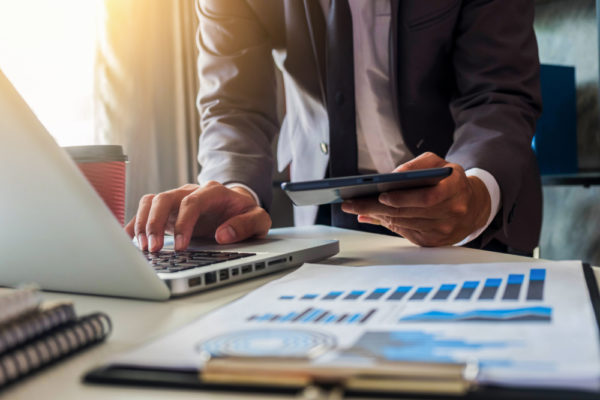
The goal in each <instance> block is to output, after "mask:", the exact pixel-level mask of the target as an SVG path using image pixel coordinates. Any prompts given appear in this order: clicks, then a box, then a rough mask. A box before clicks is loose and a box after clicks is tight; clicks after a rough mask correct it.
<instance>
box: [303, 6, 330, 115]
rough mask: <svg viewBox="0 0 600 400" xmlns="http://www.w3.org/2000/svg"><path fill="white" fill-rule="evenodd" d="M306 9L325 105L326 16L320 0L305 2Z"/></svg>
mask: <svg viewBox="0 0 600 400" xmlns="http://www.w3.org/2000/svg"><path fill="white" fill-rule="evenodd" d="M304 8H305V10H306V22H307V26H308V31H309V33H310V39H311V45H312V48H313V54H314V57H315V59H316V61H317V65H318V71H317V72H318V74H319V85H320V87H321V97H322V98H323V103H324V104H326V102H327V92H326V90H325V74H326V72H325V68H326V55H325V41H326V40H327V39H326V37H325V35H326V31H325V24H326V22H325V16H324V14H323V9H322V7H321V4H320V3H319V0H304Z"/></svg>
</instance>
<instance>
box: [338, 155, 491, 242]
mask: <svg viewBox="0 0 600 400" xmlns="http://www.w3.org/2000/svg"><path fill="white" fill-rule="evenodd" d="M437 167H452V169H453V172H452V174H451V175H450V176H449V177H447V178H446V179H444V180H442V181H440V182H439V183H438V184H437V185H435V186H431V187H425V188H419V189H405V190H397V191H392V192H388V193H382V194H380V195H379V196H378V198H368V199H354V200H348V201H345V202H344V203H343V204H342V210H343V211H345V212H347V213H351V214H356V215H358V221H359V222H363V223H369V224H376V225H382V226H384V227H386V228H387V229H389V230H391V231H393V232H395V233H398V234H400V235H402V236H404V237H405V238H406V239H408V240H410V241H411V242H413V243H416V244H418V245H420V246H446V245H452V244H455V243H458V242H460V241H461V240H463V239H464V238H466V237H467V236H468V235H470V234H471V233H473V232H475V231H476V230H477V229H479V228H481V227H483V226H485V224H486V222H487V219H488V217H489V215H490V212H491V211H490V210H491V200H490V195H489V193H488V191H487V188H486V187H485V185H484V183H483V182H482V181H481V180H480V179H479V178H476V177H467V176H466V175H465V172H464V170H463V168H462V167H461V166H460V165H456V164H451V163H448V162H446V160H444V159H442V158H440V157H438V156H436V155H435V154H433V153H424V154H422V155H420V156H419V157H417V158H415V159H413V160H411V161H409V162H407V163H405V164H402V165H401V166H399V167H398V168H396V169H395V170H394V172H400V171H408V170H415V169H424V168H437Z"/></svg>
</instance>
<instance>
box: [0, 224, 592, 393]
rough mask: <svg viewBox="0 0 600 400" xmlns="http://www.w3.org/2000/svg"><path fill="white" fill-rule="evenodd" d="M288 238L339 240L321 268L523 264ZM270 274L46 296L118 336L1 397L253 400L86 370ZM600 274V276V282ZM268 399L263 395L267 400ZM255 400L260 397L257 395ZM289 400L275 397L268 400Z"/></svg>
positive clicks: (459, 253)
mask: <svg viewBox="0 0 600 400" xmlns="http://www.w3.org/2000/svg"><path fill="white" fill-rule="evenodd" d="M272 232H274V233H275V234H276V235H278V236H279V235H281V236H286V237H307V236H308V237H317V236H318V237H324V238H332V239H333V238H335V239H338V240H340V253H339V254H338V255H337V256H336V257H333V258H331V259H329V260H326V261H323V262H322V263H327V264H334V265H354V266H360V265H373V264H435V263H444V264H447V263H461V264H465V263H478V262H503V261H508V262H510V261H523V260H527V258H524V257H517V256H511V255H506V254H499V253H492V252H487V251H480V250H472V249H467V248H420V247H416V246H414V245H412V244H411V243H409V242H408V241H407V240H404V239H400V238H395V237H392V236H381V235H374V234H369V233H361V232H354V231H348V230H343V229H336V228H329V227H323V226H316V227H308V228H303V229H294V228H284V229H276V230H273V231H272ZM285 273H287V272H284V273H277V274H273V275H269V276H268V277H265V278H259V279H254V280H251V281H248V282H245V283H241V284H237V285H233V286H230V287H225V288H222V289H215V290H212V291H208V292H205V293H203V294H198V295H193V296H188V297H184V298H180V299H174V300H170V301H167V302H149V301H137V300H126V299H117V298H108V297H100V296H84V295H72V294H63V293H46V294H45V298H47V299H71V300H73V301H74V303H75V306H76V309H77V312H78V314H80V315H81V314H85V313H89V312H92V311H104V312H106V313H107V314H109V315H110V317H111V319H112V321H113V325H114V331H113V333H112V335H111V336H110V337H109V338H108V340H107V342H105V343H104V344H101V345H99V346H96V347H93V348H91V349H89V350H87V351H84V352H83V353H81V354H78V355H75V356H73V357H71V358H68V359H67V360H64V361H62V362H60V363H59V364H57V365H55V366H53V367H50V368H48V369H46V370H44V371H42V372H40V373H38V374H35V375H33V376H31V377H29V378H27V379H26V380H24V381H21V382H20V383H18V384H16V385H14V386H12V387H11V388H9V389H8V390H7V391H6V392H4V393H3V398H6V399H46V398H47V399H54V398H57V399H58V398H60V399H64V400H66V399H134V400H135V399H159V398H160V399H162V398H168V399H232V398H240V399H241V398H248V397H249V396H248V395H242V394H240V395H235V394H234V393H229V392H204V391H202V392H199V391H192V390H168V389H147V388H135V387H123V386H96V385H88V384H82V383H81V377H82V375H83V373H84V372H85V371H88V370H90V369H91V368H93V367H95V366H97V365H100V364H102V362H103V361H104V360H106V359H108V358H110V356H111V355H114V354H118V353H121V352H124V351H127V350H129V349H131V348H134V347H136V346H139V345H141V344H142V343H145V342H147V341H149V340H152V339H154V338H157V337H160V336H163V335H164V334H166V333H168V332H171V331H173V330H175V329H177V328H179V327H181V326H183V325H185V324H186V323H188V322H190V321H192V320H194V319H196V318H198V317H199V316H201V315H203V314H206V313H207V312H209V311H211V310H213V309H215V308H217V307H219V306H221V305H223V304H226V303H228V302H230V301H232V300H235V299H237V298H239V297H241V296H243V295H244V294H246V293H248V292H249V291H251V290H253V289H255V288H257V287H259V286H260V285H262V284H264V283H266V282H268V281H271V280H273V279H275V278H278V277H281V276H283V275H284V274H285ZM599 275H600V274H597V275H596V276H597V277H598V276H599ZM262 397H264V396H261V398H262ZM256 398H259V397H258V396H257V397H256ZM279 398H281V399H284V398H285V399H290V398H291V397H289V396H288V397H286V396H269V399H272V400H276V399H279Z"/></svg>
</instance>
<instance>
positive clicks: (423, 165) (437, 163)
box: [394, 152, 448, 172]
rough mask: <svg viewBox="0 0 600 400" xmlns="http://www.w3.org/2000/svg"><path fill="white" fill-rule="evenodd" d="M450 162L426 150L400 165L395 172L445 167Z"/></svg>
mask: <svg viewBox="0 0 600 400" xmlns="http://www.w3.org/2000/svg"><path fill="white" fill-rule="evenodd" d="M446 164H448V162H447V161H446V160H444V159H443V158H441V157H438V156H437V155H435V154H434V153H431V152H426V153H423V154H421V155H420V156H418V157H415V158H413V159H412V160H410V161H407V162H405V163H404V164H402V165H400V166H398V167H397V168H396V169H394V172H401V171H410V170H415V169H427V168H439V167H443V166H445V165H446Z"/></svg>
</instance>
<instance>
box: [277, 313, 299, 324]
mask: <svg viewBox="0 0 600 400" xmlns="http://www.w3.org/2000/svg"><path fill="white" fill-rule="evenodd" d="M297 315H298V313H296V312H291V313H289V314H287V315H286V316H284V317H282V318H281V319H280V320H279V322H286V321H289V320H290V319H293V318H294V317H296V316H297Z"/></svg>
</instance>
